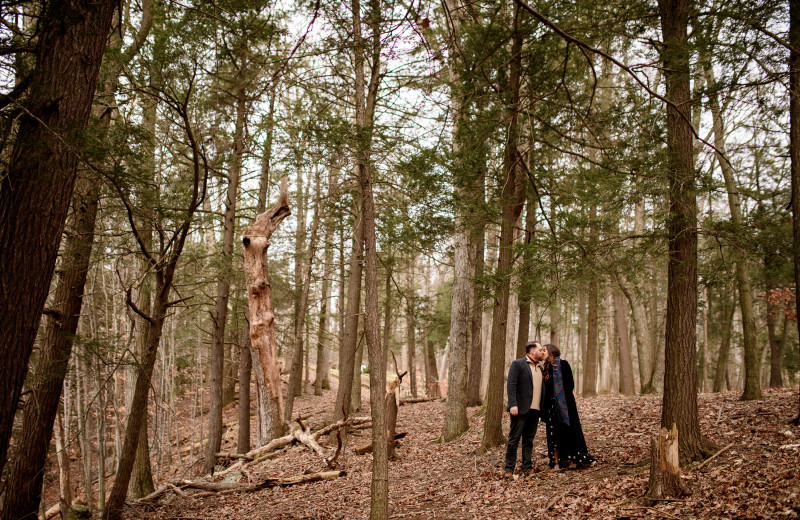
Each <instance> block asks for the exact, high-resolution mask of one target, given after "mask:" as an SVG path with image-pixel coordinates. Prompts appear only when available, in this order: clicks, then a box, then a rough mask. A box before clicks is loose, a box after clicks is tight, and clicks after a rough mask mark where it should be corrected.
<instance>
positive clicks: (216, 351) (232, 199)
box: [205, 53, 248, 473]
mask: <svg viewBox="0 0 800 520" xmlns="http://www.w3.org/2000/svg"><path fill="white" fill-rule="evenodd" d="M240 59H241V61H242V65H241V67H240V69H239V70H238V72H237V80H238V83H239V84H238V86H237V89H236V127H235V130H234V136H233V160H232V161H231V171H230V180H229V181H228V191H227V195H226V197H225V221H224V225H223V232H222V259H223V260H222V265H223V267H222V269H223V271H222V272H221V273H220V279H219V282H218V285H217V298H216V309H215V312H214V333H213V343H212V345H211V371H210V378H209V387H210V392H209V411H208V444H206V453H205V472H206V473H211V471H212V470H213V469H214V465H215V464H216V457H215V456H214V454H215V453H217V452H218V451H219V450H220V446H221V445H222V407H223V406H224V401H223V386H224V368H225V326H226V322H227V321H228V299H229V296H230V289H231V284H230V279H229V276H228V271H229V270H230V269H232V267H233V266H232V263H231V262H232V260H233V237H234V234H235V232H236V226H235V224H236V201H237V199H238V198H239V176H240V173H241V170H242V154H243V153H244V126H245V122H246V119H247V96H246V92H245V86H244V75H245V74H246V73H247V69H246V63H247V59H248V58H247V55H246V53H245V55H244V56H241V57H240Z"/></svg>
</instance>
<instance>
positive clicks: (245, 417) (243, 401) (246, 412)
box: [176, 312, 253, 457]
mask: <svg viewBox="0 0 800 520" xmlns="http://www.w3.org/2000/svg"><path fill="white" fill-rule="evenodd" d="M244 323H245V329H242V339H241V345H242V346H241V350H240V351H239V431H238V437H237V439H236V450H237V451H238V452H239V453H247V452H248V451H250V374H251V372H252V369H253V357H252V354H251V352H250V349H251V348H252V343H251V342H250V331H249V329H250V316H249V312H245V322H244ZM177 438H178V437H177V436H176V439H177ZM178 456H179V457H180V451H178Z"/></svg>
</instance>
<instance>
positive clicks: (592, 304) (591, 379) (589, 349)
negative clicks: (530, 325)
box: [582, 204, 599, 397]
mask: <svg viewBox="0 0 800 520" xmlns="http://www.w3.org/2000/svg"><path fill="white" fill-rule="evenodd" d="M596 217H597V207H596V206H595V205H594V204H592V205H591V206H590V207H589V219H590V221H594V219H595V218H596ZM590 225H591V226H592V229H590V231H589V235H590V238H589V240H590V241H592V242H595V241H596V240H597V230H596V227H595V226H594V225H593V224H590ZM597 292H598V287H597V277H595V276H592V278H591V280H589V288H588V290H587V294H586V298H587V306H588V311H587V324H586V357H585V358H584V371H583V392H582V393H583V395H584V397H590V396H594V395H597V358H598V352H597V342H598V341H597V340H598V334H599V330H598V326H597V307H598V295H597Z"/></svg>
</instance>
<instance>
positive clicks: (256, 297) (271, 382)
mask: <svg viewBox="0 0 800 520" xmlns="http://www.w3.org/2000/svg"><path fill="white" fill-rule="evenodd" d="M289 213H291V209H290V207H289V187H288V184H287V181H286V177H284V178H283V179H282V180H281V191H280V195H279V197H278V202H276V203H275V205H274V206H273V207H272V208H270V209H269V210H267V211H265V212H264V213H261V214H259V215H258V216H257V217H256V219H255V221H254V222H253V223H252V224H250V225H249V226H248V227H247V229H246V230H245V233H244V238H243V239H242V242H243V243H244V272H245V280H246V283H247V302H248V309H249V312H250V342H251V344H252V346H253V348H254V350H255V351H256V353H257V356H255V357H254V359H255V358H257V360H258V362H257V363H254V366H257V367H258V368H257V370H256V377H257V378H262V381H261V388H262V389H263V391H262V392H261V394H262V395H261V396H260V399H261V400H262V401H263V402H264V403H265V404H266V406H265V408H266V410H264V411H265V412H266V414H265V417H262V418H261V419H262V420H263V425H261V424H260V425H259V429H260V430H261V431H262V433H265V435H263V437H264V438H263V440H265V441H267V440H270V439H274V438H277V437H280V436H281V435H283V433H284V432H285V431H286V429H287V427H286V423H285V422H284V421H283V395H282V393H281V373H280V365H279V363H278V341H277V339H276V338H275V314H274V311H273V307H272V289H271V287H270V284H269V264H268V259H267V248H268V247H269V238H270V237H271V236H272V234H273V233H274V232H275V230H276V229H277V228H278V226H279V225H280V223H281V221H283V219H284V218H286V217H287V216H288V215H289ZM259 422H261V420H260V421H259ZM263 430H266V431H265V432H264V431H263Z"/></svg>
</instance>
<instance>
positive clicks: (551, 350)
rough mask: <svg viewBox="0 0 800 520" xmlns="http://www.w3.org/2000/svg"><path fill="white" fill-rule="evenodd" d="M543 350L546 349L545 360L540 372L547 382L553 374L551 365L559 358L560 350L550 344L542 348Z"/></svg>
mask: <svg viewBox="0 0 800 520" xmlns="http://www.w3.org/2000/svg"><path fill="white" fill-rule="evenodd" d="M544 348H546V349H547V359H546V360H545V361H544V370H542V376H543V377H544V380H545V381H547V380H549V379H550V375H551V374H552V373H553V363H555V359H556V358H557V357H560V356H561V349H560V348H558V347H557V346H555V345H553V344H552V343H548V344H547V345H545V346H544Z"/></svg>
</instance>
